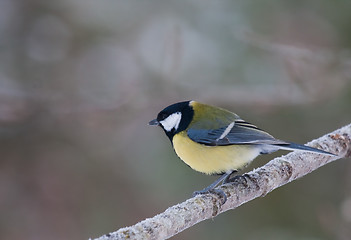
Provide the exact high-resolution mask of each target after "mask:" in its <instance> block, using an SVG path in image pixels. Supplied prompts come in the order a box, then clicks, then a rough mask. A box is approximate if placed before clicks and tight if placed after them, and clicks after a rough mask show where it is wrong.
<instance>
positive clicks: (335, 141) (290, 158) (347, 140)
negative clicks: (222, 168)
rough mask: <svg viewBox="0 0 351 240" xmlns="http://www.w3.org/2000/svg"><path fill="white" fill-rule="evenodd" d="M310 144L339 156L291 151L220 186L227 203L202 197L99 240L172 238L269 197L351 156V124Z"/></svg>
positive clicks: (191, 199) (212, 197) (205, 196)
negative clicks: (275, 190) (316, 171)
mask: <svg viewBox="0 0 351 240" xmlns="http://www.w3.org/2000/svg"><path fill="white" fill-rule="evenodd" d="M307 145H308V146H312V147H317V148H320V149H323V150H325V151H328V152H332V153H334V154H335V155H337V156H335V157H333V156H327V155H321V154H315V153H304V152H291V153H289V154H287V155H285V156H282V157H278V158H275V159H273V160H272V161H270V162H268V163H267V164H266V165H264V166H262V167H260V168H257V169H255V170H253V171H251V172H249V173H247V174H245V175H244V176H245V177H244V178H238V179H237V181H234V182H233V183H229V184H225V185H222V186H220V187H219V188H220V189H221V190H223V191H224V192H225V193H226V195H227V197H228V198H227V201H226V202H225V203H224V204H222V199H220V198H219V197H218V196H217V195H214V194H205V195H198V196H196V197H193V198H190V199H188V200H187V201H185V202H183V203H180V204H178V205H175V206H172V207H170V208H168V209H167V210H166V211H164V212H163V213H161V214H158V215H156V216H154V217H152V218H148V219H145V220H143V221H141V222H139V223H137V224H135V225H133V226H130V227H125V228H121V229H119V230H117V231H116V232H113V233H109V234H106V235H104V236H101V237H100V238H97V240H117V239H166V238H170V237H172V236H174V235H176V234H177V233H179V232H181V231H183V230H184V229H186V228H189V227H191V226H193V225H195V224H196V223H198V222H201V221H203V220H206V219H209V218H213V217H215V216H217V215H218V214H220V213H222V212H225V211H228V210H230V209H235V208H236V207H238V206H240V205H242V204H244V203H246V202H248V201H250V200H252V199H255V198H257V197H262V196H265V195H266V194H267V193H269V192H271V191H273V190H274V189H276V188H278V187H280V186H282V185H284V184H287V183H289V182H291V181H293V180H295V179H297V178H300V177H302V176H304V175H306V174H308V173H310V172H312V171H314V170H316V169H318V168H319V167H321V166H323V165H325V164H327V163H329V162H332V161H335V160H337V159H340V158H345V157H350V156H351V124H349V125H347V126H345V127H342V128H340V129H338V130H336V131H334V132H332V133H329V134H326V135H325V136H323V137H320V138H318V139H315V140H313V141H311V142H309V143H308V144H307Z"/></svg>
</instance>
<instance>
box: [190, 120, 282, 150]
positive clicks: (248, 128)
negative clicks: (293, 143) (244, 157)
mask: <svg viewBox="0 0 351 240" xmlns="http://www.w3.org/2000/svg"><path fill="white" fill-rule="evenodd" d="M232 123H233V122H232ZM232 125H233V124H232ZM228 127H231V126H230V124H228V125H227V126H225V127H221V128H217V129H188V130H187V134H188V136H189V138H190V139H192V140H193V141H195V142H197V143H201V144H205V145H209V146H225V145H235V144H287V143H286V142H284V141H281V140H277V139H275V138H274V137H273V136H272V135H270V134H268V133H266V132H265V131H263V130H261V129H259V128H257V127H256V126H255V125H253V124H251V123H248V122H245V121H244V120H242V119H237V120H235V121H234V125H233V126H232V127H231V129H230V131H229V130H228Z"/></svg>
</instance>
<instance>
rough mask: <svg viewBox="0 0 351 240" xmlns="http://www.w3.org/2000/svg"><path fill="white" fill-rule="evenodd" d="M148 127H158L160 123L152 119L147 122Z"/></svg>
mask: <svg viewBox="0 0 351 240" xmlns="http://www.w3.org/2000/svg"><path fill="white" fill-rule="evenodd" d="M149 125H150V126H158V125H160V123H159V122H158V121H157V119H154V120H151V121H150V122H149Z"/></svg>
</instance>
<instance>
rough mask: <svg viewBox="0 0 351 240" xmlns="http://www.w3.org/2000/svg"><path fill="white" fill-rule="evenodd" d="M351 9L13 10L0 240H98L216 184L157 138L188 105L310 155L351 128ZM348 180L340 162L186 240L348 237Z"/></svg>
mask: <svg viewBox="0 0 351 240" xmlns="http://www.w3.org/2000/svg"><path fill="white" fill-rule="evenodd" d="M350 10H351V2H350V1H349V0H339V1H327V0H322V1H313V0H308V1H273V0H262V1H250V0H249V1H247V0H237V1H230V0H220V1H215V2H214V1H198V0H178V1H161V0H152V1H151V0H149V1H136V0H128V1H122V0H99V1H96V0H61V1H44V0H41V1H40V0H27V1H21V0H0V156H1V158H0V159H1V160H0V213H1V214H0V239H9V240H12V239H33V240H34V239H35V240H40V239H53V240H55V239H87V238H89V237H98V236H100V235H102V234H106V233H108V232H112V231H115V230H117V229H118V228H121V227H124V226H129V225H133V224H135V223H136V222H138V221H140V220H143V219H145V218H147V217H152V216H154V215H155V214H158V213H160V212H162V211H164V210H165V209H166V208H167V207H169V206H172V205H174V204H177V203H179V202H182V201H184V200H186V199H187V198H189V197H190V196H191V194H192V192H193V191H195V190H199V189H202V188H203V187H205V186H207V185H208V184H209V183H211V182H212V181H214V179H215V178H216V177H213V176H205V175H202V174H200V173H197V172H195V171H193V170H191V169H190V168H189V167H187V166H186V165H185V164H184V163H182V162H181V161H180V160H179V159H178V158H177V156H176V155H175V153H174V152H173V150H172V148H171V145H170V142H169V140H168V139H167V138H166V136H165V135H164V134H163V132H162V131H161V129H159V128H154V127H149V126H147V123H148V121H149V120H151V119H153V118H155V116H156V114H157V113H158V111H159V110H161V109H162V108H164V107H165V106H167V105H169V104H171V103H174V102H177V101H183V100H190V99H193V100H198V101H202V102H205V103H208V104H212V105H216V106H221V107H224V108H227V109H229V110H232V111H235V112H236V113H237V114H238V115H240V116H241V117H242V118H243V119H245V120H247V121H249V122H252V123H254V124H256V125H258V126H259V127H261V128H263V129H265V130H266V131H268V132H270V133H271V134H272V135H274V136H276V137H277V138H280V139H284V140H289V141H294V142H298V143H305V142H307V141H309V140H312V139H314V138H317V137H319V136H322V135H323V134H325V133H328V132H330V131H332V130H335V129H337V128H339V127H341V126H343V125H345V124H348V123H350V119H351V111H350V102H351V81H350V80H351V52H350V49H351V31H350V22H351V14H350ZM281 154H284V152H279V153H276V154H275V155H270V156H264V157H259V158H258V159H257V160H256V161H255V162H254V163H253V164H252V165H251V166H250V167H249V168H248V169H247V171H249V170H251V169H252V168H255V167H258V166H261V165H263V164H265V163H266V162H267V161H269V160H270V159H272V158H273V157H274V156H279V155H281ZM350 172H351V163H350V161H349V159H344V160H340V161H336V162H334V163H331V164H329V165H327V166H325V167H323V168H321V169H319V170H317V171H315V172H313V173H311V174H309V175H308V176H306V177H304V178H303V179H301V180H298V181H295V182H293V183H291V184H288V185H286V186H284V187H282V188H279V189H278V190H275V191H274V192H272V193H270V194H268V195H267V196H266V197H264V198H261V199H256V200H254V201H252V202H249V203H247V204H245V205H243V206H241V207H239V208H238V209H236V210H234V211H229V212H226V213H225V214H221V215H220V216H218V217H216V218H214V219H213V220H212V221H211V220H210V221H205V222H202V223H200V224H198V225H196V226H194V227H192V228H191V229H188V230H186V231H184V232H183V233H181V234H179V235H177V236H175V237H174V238H173V239H253V240H255V239H340V240H344V239H350V237H351V174H350Z"/></svg>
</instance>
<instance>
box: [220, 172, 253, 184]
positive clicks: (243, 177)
mask: <svg viewBox="0 0 351 240" xmlns="http://www.w3.org/2000/svg"><path fill="white" fill-rule="evenodd" d="M247 177H249V175H247V174H243V175H236V176H234V177H232V178H229V177H228V178H226V179H224V181H223V183H231V182H235V181H239V182H240V181H241V182H245V184H247V179H246V178H247Z"/></svg>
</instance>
